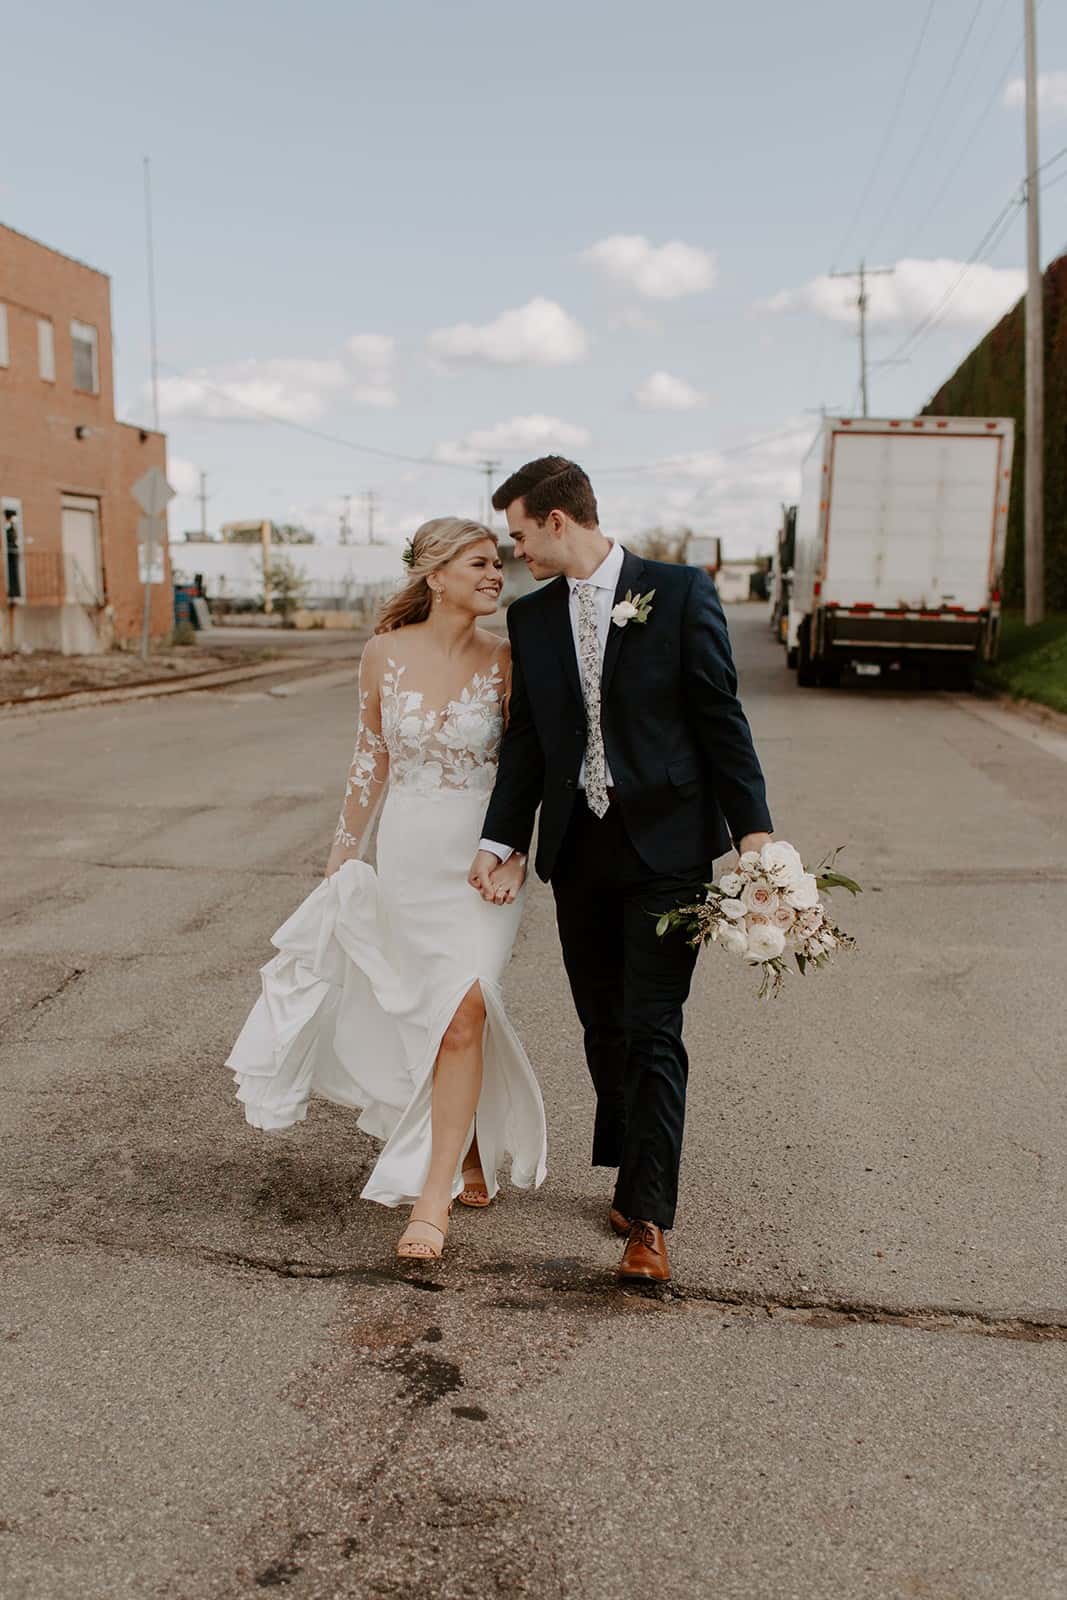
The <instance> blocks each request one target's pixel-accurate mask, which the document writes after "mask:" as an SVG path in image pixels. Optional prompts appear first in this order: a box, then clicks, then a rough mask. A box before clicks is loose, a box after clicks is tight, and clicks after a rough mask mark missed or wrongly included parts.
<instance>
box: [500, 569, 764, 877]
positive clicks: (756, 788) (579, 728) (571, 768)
mask: <svg viewBox="0 0 1067 1600" xmlns="http://www.w3.org/2000/svg"><path fill="white" fill-rule="evenodd" d="M650 589H654V590H655V591H656V592H655V596H654V597H653V600H652V608H651V614H650V615H649V618H648V620H647V622H644V623H641V622H635V621H631V622H629V623H628V624H627V625H626V627H624V628H620V627H619V626H618V625H617V624H615V623H613V624H612V626H611V629H610V632H609V635H608V643H607V648H606V650H605V653H604V667H603V678H602V682H601V727H602V730H603V735H604V748H605V752H606V754H607V758H608V765H609V767H610V769H611V775H612V779H613V781H614V784H615V791H616V792H615V801H616V803H617V804H618V806H619V808H620V810H621V812H622V818H623V822H624V824H625V827H626V831H627V833H628V835H629V837H630V840H631V842H632V844H633V846H634V848H635V849H636V850H637V852H638V854H639V855H640V856H641V858H642V860H643V861H644V862H645V864H646V865H647V866H648V867H649V869H650V870H651V871H652V872H654V873H657V874H665V875H668V876H670V875H674V874H676V873H678V874H682V873H685V872H687V871H689V870H691V869H692V868H694V867H698V866H701V865H702V864H705V863H710V862H711V861H712V860H714V858H715V857H716V856H721V855H724V854H725V853H726V851H727V850H728V849H729V848H730V843H731V839H732V840H733V841H734V842H735V843H736V841H737V840H739V839H741V838H742V837H743V836H744V835H745V834H747V833H755V832H763V831H766V832H770V830H771V818H770V813H769V811H768V810H767V800H766V791H765V786H764V781H763V773H762V771H761V770H760V764H759V759H758V757H757V755H756V751H755V748H754V746H753V743H752V733H751V730H750V729H749V725H748V721H747V718H746V717H745V714H744V712H743V711H742V709H741V702H740V700H739V699H738V698H737V674H736V672H735V670H734V663H733V656H732V653H731V650H730V637H729V634H728V632H727V629H726V619H725V617H724V616H723V611H722V606H721V605H720V603H719V596H718V593H717V591H716V588H715V585H714V583H712V581H711V579H710V578H709V577H708V575H707V574H706V573H705V572H702V571H701V570H700V569H699V568H696V567H683V566H671V565H668V564H667V563H665V562H661V561H645V560H643V559H642V558H641V557H640V556H636V555H633V554H632V553H631V552H630V551H626V552H625V554H624V559H623V563H622V571H621V573H620V576H619V583H618V588H617V590H616V593H615V600H616V602H617V601H619V600H621V599H622V598H623V597H624V596H625V594H626V593H627V591H630V592H632V593H634V594H645V593H647V592H648V590H650ZM507 620H508V634H509V636H510V639H511V651H512V686H511V698H510V702H509V711H508V721H507V726H506V728H505V730H504V736H503V740H502V743H501V747H500V767H499V771H498V773H497V780H496V786H495V788H494V789H493V794H492V798H491V800H490V803H489V810H488V812H487V814H486V818H485V827H484V829H483V836H484V837H485V838H488V839H494V840H497V841H498V842H499V843H501V844H508V845H511V846H512V848H513V849H515V850H522V851H526V850H528V849H529V846H530V840H531V838H532V836H533V828H534V819H535V816H536V813H537V808H538V806H540V808H541V825H540V830H539V833H538V847H537V860H536V867H537V872H538V875H539V876H540V877H542V878H550V877H551V875H552V870H553V868H554V866H555V864H556V860H557V858H558V856H559V851H560V847H561V845H562V843H563V838H564V835H565V833H566V831H567V825H568V823H569V822H570V819H571V813H572V812H573V809H574V805H575V801H576V798H577V791H578V774H579V771H580V769H581V764H582V758H583V756H584V754H585V745H586V715H585V701H584V699H583V696H582V687H581V681H580V679H579V676H578V661H577V657H576V654H575V649H574V635H573V632H572V629H571V621H570V591H569V587H568V584H567V580H566V578H556V579H554V580H553V581H552V582H551V583H549V584H546V585H545V586H544V587H543V588H541V589H538V590H537V591H535V592H534V593H533V594H529V595H524V596H523V597H522V598H521V599H520V600H516V601H513V603H512V604H511V606H510V607H509V609H508V618H507Z"/></svg>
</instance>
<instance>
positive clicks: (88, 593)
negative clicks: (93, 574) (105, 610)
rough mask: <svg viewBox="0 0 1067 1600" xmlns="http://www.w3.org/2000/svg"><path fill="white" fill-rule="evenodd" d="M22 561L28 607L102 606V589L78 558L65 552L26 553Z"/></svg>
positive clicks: (28, 551)
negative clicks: (90, 576) (93, 580)
mask: <svg viewBox="0 0 1067 1600" xmlns="http://www.w3.org/2000/svg"><path fill="white" fill-rule="evenodd" d="M22 559H23V563H24V568H23V570H24V572H25V574H26V594H25V600H26V604H27V605H31V606H62V605H80V606H86V607H87V608H89V609H90V610H95V609H96V608H97V607H98V606H101V605H102V604H103V596H102V595H101V593H100V590H99V588H98V587H97V585H96V584H94V583H93V582H92V580H91V579H90V578H89V577H88V576H87V575H86V573H85V570H84V568H83V567H82V566H81V563H80V562H79V561H78V559H77V557H76V556H72V555H70V554H68V552H67V551H65V550H27V551H26V552H25V554H24V555H23V558H22Z"/></svg>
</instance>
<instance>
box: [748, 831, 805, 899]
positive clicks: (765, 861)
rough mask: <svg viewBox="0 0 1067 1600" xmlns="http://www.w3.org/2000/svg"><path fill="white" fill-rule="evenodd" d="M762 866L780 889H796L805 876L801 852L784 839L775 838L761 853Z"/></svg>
mask: <svg viewBox="0 0 1067 1600" xmlns="http://www.w3.org/2000/svg"><path fill="white" fill-rule="evenodd" d="M759 858H760V866H761V867H762V868H763V870H764V872H765V873H766V874H767V876H768V877H769V878H770V879H771V880H772V882H773V883H774V884H775V885H776V886H777V887H778V888H779V889H795V888H796V886H797V884H798V883H799V882H800V880H801V878H802V877H803V876H804V863H803V861H801V859H800V852H799V851H797V850H794V848H793V846H792V845H791V844H787V843H786V842H785V840H784V839H774V840H771V841H770V842H769V843H768V844H765V845H764V846H763V849H762V850H761V851H760V853H759Z"/></svg>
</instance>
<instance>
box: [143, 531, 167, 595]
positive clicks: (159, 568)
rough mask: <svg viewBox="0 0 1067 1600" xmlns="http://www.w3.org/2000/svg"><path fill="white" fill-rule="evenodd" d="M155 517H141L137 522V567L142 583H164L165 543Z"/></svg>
mask: <svg viewBox="0 0 1067 1600" xmlns="http://www.w3.org/2000/svg"><path fill="white" fill-rule="evenodd" d="M160 532H161V530H160V526H159V523H158V521H157V520H156V518H155V517H139V518H138V521H137V567H138V578H139V581H140V582H141V583H162V582H163V573H164V565H165V563H164V559H163V541H162V539H161V538H160Z"/></svg>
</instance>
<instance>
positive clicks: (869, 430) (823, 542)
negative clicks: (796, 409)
mask: <svg viewBox="0 0 1067 1600" xmlns="http://www.w3.org/2000/svg"><path fill="white" fill-rule="evenodd" d="M1013 446H1014V424H1013V423H1012V421H1011V419H1010V418H984V417H908V418H877V419H876V418H868V417H863V418H859V417H851V418H850V417H827V418H825V419H824V421H823V423H822V425H821V427H820V429H819V432H818V434H817V435H816V438H815V442H814V444H813V445H812V447H811V449H810V451H809V452H808V455H807V458H806V460H805V462H804V470H803V475H802V480H801V491H800V503H799V506H798V508H797V519H796V550H795V561H794V567H793V581H792V588H791V593H790V597H789V617H788V628H787V632H786V649H787V652H788V661H789V664H790V666H793V667H795V668H796V672H797V682H798V683H800V684H803V685H805V686H811V685H816V684H832V683H836V682H838V681H839V679H840V675H841V670H842V668H843V667H845V666H847V665H849V664H850V663H857V664H858V665H859V667H860V670H862V669H863V667H864V665H866V666H867V668H868V670H872V671H873V670H874V667H873V666H871V663H877V665H878V667H880V668H882V669H885V668H887V667H894V666H897V667H898V666H900V665H902V664H905V663H907V664H909V665H913V666H917V667H918V668H919V669H920V670H921V671H923V672H924V673H925V674H928V675H931V676H936V677H937V678H938V679H939V680H945V679H948V678H951V680H952V681H953V682H955V683H958V684H966V683H969V682H971V681H972V680H973V674H974V668H975V666H976V664H977V663H978V662H979V661H991V660H993V659H994V657H995V655H996V652H997V646H998V642H999V632H1000V573H1001V565H1002V562H1003V558H1004V537H1005V532H1006V529H1007V519H1008V496H1009V492H1010V489H1011V465H1012V450H1013Z"/></svg>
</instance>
